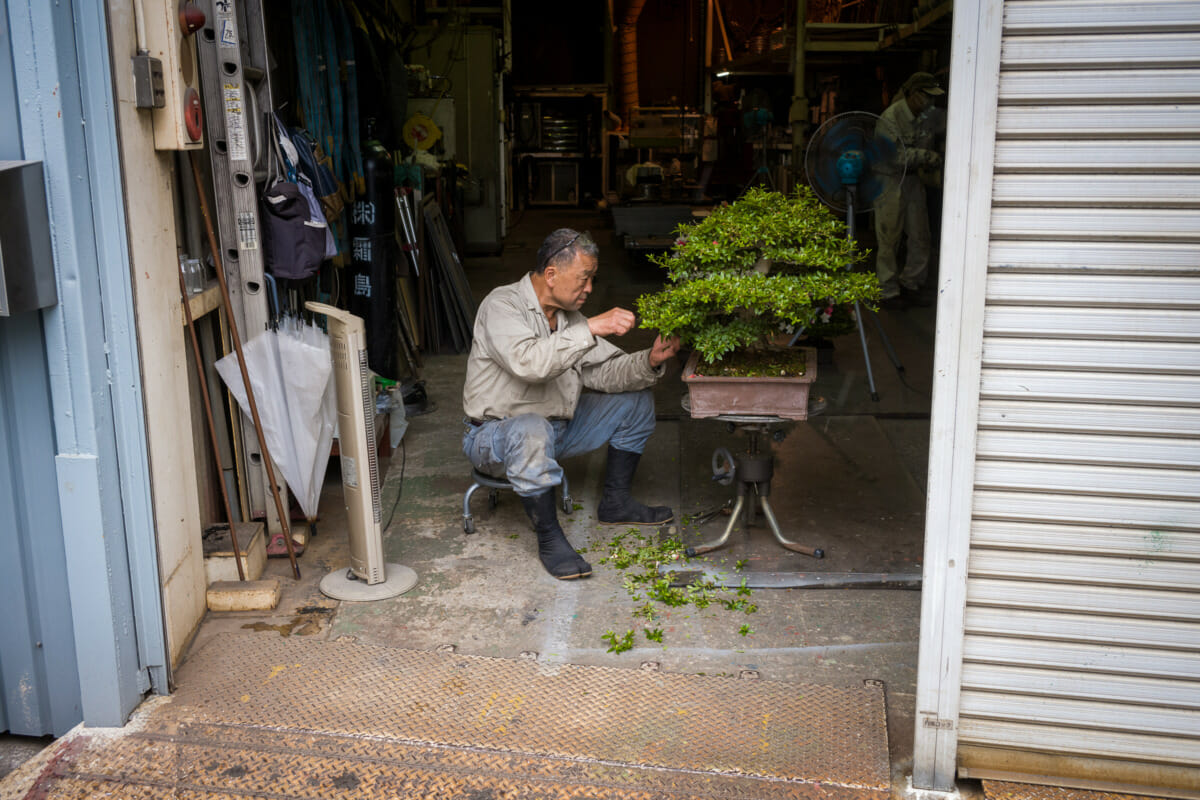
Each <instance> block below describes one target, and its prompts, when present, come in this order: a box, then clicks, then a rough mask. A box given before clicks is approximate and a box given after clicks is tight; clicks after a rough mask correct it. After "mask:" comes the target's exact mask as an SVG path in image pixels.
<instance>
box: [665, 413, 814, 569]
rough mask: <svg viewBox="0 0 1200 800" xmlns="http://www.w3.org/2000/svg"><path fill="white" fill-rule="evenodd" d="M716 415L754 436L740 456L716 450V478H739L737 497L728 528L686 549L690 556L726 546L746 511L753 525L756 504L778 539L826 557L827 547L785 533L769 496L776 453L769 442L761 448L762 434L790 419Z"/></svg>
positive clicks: (790, 546) (778, 437) (796, 550)
mask: <svg viewBox="0 0 1200 800" xmlns="http://www.w3.org/2000/svg"><path fill="white" fill-rule="evenodd" d="M716 419H717V420H720V421H722V422H727V423H728V424H729V428H730V430H731V431H741V432H743V433H746V434H747V435H748V436H749V439H750V441H749V446H748V447H747V450H746V452H745V453H744V454H742V455H740V456H739V457H737V458H735V457H734V456H732V455H731V454H730V453H729V451H728V450H725V449H724V448H718V449H717V450H716V452H714V453H713V472H714V475H713V478H714V480H718V481H720V482H721V483H725V484H729V483H734V482H736V483H737V501H736V502H735V503H734V506H733V513H732V514H731V515H730V517H729V522H728V523H726V525H725V532H724V533H722V534H721V536H720V537H719V538H717V539H716V540H714V541H712V542H707V543H705V544H701V545H697V546H696V547H689V548H687V550H686V551H685V552H686V553H687V555H688V557H689V558H690V557H692V556H696V555H699V554H701V553H708V552H711V551H713V550H716V549H717V548H719V547H723V546H724V545H725V543H726V542H728V541H729V537H730V536H731V535H732V534H733V529H734V527H736V526H737V524H738V520H740V519H741V518H742V514H743V513H745V515H746V524H747V525H753V524H754V517H755V508H756V506H761V507H762V512H763V516H764V517H765V518H766V520H767V525H768V526H769V527H770V529H771V533H772V534H773V535H774V536H775V540H776V541H777V542H779V543H780V544H781V545H783V546H784V547H786V548H787V549H788V550H791V551H792V552H794V553H803V554H804V555H808V556H812V557H813V558H824V557H825V551H824V550H822V549H820V548H819V547H806V546H805V545H802V544H798V543H796V542H793V541H791V540H789V539H788V538H787V537H785V536H784V535H783V532H782V531H780V530H779V521H778V520H776V519H775V512H774V511H773V510H771V503H770V501H769V500H768V499H767V497H768V496H769V495H770V494H771V478H772V477H773V476H774V474H775V456H774V455H773V454H772V452H771V449H770V445H769V444H767V445H766V446H765V448H764V449H762V450H760V449H759V436H761V435H769V434H770V426H771V425H772V424H774V423H779V422H787V420H785V419H783V418H781V417H770V416H735V415H722V416H719V417H716ZM781 434H782V431H779V432H776V434H774V436H772V438H773V439H775V440H776V441H779V440H781V439H782V438H783V437H782V435H781ZM722 458H724V460H725V462H726V465H725V467H724V468H720V467H719V466H718V463H717V462H718V460H719V459H722Z"/></svg>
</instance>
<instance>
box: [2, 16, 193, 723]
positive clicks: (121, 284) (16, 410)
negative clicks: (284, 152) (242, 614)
mask: <svg viewBox="0 0 1200 800" xmlns="http://www.w3.org/2000/svg"><path fill="white" fill-rule="evenodd" d="M106 30H107V20H106V18H105V12H104V4H103V3H101V2H97V0H80V1H79V2H74V3H73V2H71V0H60V1H59V2H46V0H0V158H3V159H28V160H34V161H41V162H42V164H43V170H44V173H45V179H46V194H47V205H48V210H49V213H50V223H51V229H52V234H51V236H52V246H53V251H54V262H55V272H56V279H57V283H58V295H59V302H58V304H57V305H55V306H53V307H51V308H47V309H43V310H42V311H40V312H36V313H32V314H23V315H18V316H15V317H12V318H9V319H0V602H3V603H4V605H3V609H4V613H2V614H0V684H2V685H0V689H2V690H3V708H2V709H0V710H2V711H3V719H0V723H2V724H3V728H2V729H7V730H9V731H12V732H14V733H19V734H25V735H42V734H47V733H49V734H54V735H59V734H62V733H65V732H66V731H67V730H69V729H70V728H71V727H72V726H74V725H75V724H77V723H78V722H80V721H83V722H84V723H85V724H88V725H100V726H119V725H122V724H124V722H125V721H126V720H127V719H128V716H129V714H130V712H132V710H133V709H134V708H135V707H136V706H137V704H138V703H139V702H140V701H141V700H142V698H143V697H144V696H145V694H146V692H147V691H152V690H153V691H158V692H162V693H165V692H166V691H167V690H168V679H169V676H168V674H167V668H166V652H165V639H164V633H163V620H162V607H161V598H160V587H159V583H158V572H157V551H156V547H155V542H154V520H153V510H152V504H151V497H150V470H149V464H148V459H147V455H146V444H145V420H144V414H143V410H142V403H141V377H140V373H139V370H138V354H137V342H136V335H135V333H134V331H135V326H134V316H133V313H134V312H133V302H132V281H131V276H130V267H129V258H128V248H127V241H126V236H127V234H126V226H125V217H124V198H123V193H122V192H123V189H122V186H121V180H120V168H119V165H120V152H119V148H118V144H117V136H116V128H115V115H114V113H113V109H114V106H115V101H114V98H113V89H112V79H111V76H112V72H111V67H110V58H109V52H108V44H107V41H108V37H107V36H106V35H105V31H106ZM120 60H121V59H118V61H120Z"/></svg>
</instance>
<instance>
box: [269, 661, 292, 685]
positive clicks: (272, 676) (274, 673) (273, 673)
mask: <svg viewBox="0 0 1200 800" xmlns="http://www.w3.org/2000/svg"><path fill="white" fill-rule="evenodd" d="M296 666H300V665H299V664H297V665H296ZM286 669H287V665H286V664H277V665H276V666H274V667H271V674H270V675H268V676H267V679H266V680H265V681H263V683H264V684H267V683H270V682H271V681H273V680H274V679H275V678H277V677H279V675H280V673H282V672H283V671H284V670H286Z"/></svg>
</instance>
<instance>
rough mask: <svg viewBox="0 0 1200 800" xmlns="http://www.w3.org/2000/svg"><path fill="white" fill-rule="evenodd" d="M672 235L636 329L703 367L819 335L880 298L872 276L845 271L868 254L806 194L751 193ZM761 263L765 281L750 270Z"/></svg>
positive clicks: (641, 303) (641, 300)
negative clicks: (660, 278)
mask: <svg viewBox="0 0 1200 800" xmlns="http://www.w3.org/2000/svg"><path fill="white" fill-rule="evenodd" d="M678 237H679V241H678V244H677V246H676V247H675V249H674V250H673V251H671V252H670V253H667V254H665V255H661V256H657V257H652V260H653V261H654V263H656V264H658V265H659V266H661V267H663V268H664V269H666V270H667V280H668V285H667V286H666V288H664V289H663V290H662V291H660V292H656V293H654V294H647V295H643V296H642V297H640V298H638V300H637V308H638V313H639V314H640V315H641V326H642V327H643V328H649V329H652V330H657V331H658V332H659V333H661V334H662V335H663V336H673V335H678V336H679V337H680V338H681V339H682V340H683V344H684V345H685V346H690V347H693V348H695V349H696V350H698V351H699V352H700V354H701V355H702V356H703V357H704V360H705V361H706V362H708V363H710V364H711V363H713V362H714V361H716V360H717V359H718V358H720V357H721V356H722V355H724V354H725V353H728V352H730V351H732V350H735V349H743V348H752V347H764V346H766V345H767V343H768V342H769V340H770V338H771V337H772V336H774V335H776V334H779V333H791V332H795V331H796V330H797V329H800V328H803V329H804V330H805V331H806V332H808V333H809V334H811V335H814V336H816V335H823V332H822V331H821V326H822V325H824V324H827V323H829V322H830V319H831V317H832V316H833V315H834V310H835V309H837V308H838V307H840V306H845V305H849V304H853V303H854V302H855V301H856V300H857V301H864V302H873V301H875V300H876V299H878V297H879V281H878V280H877V279H876V277H875V275H874V274H872V273H863V272H852V271H851V267H853V266H854V265H855V264H857V263H858V262H860V261H861V260H862V258H863V257H864V256H865V255H866V253H864V252H861V251H859V250H858V248H857V245H856V244H855V243H854V241H853V240H850V239H848V238H847V237H846V226H845V223H844V222H842V221H841V220H839V219H838V218H837V217H836V216H834V214H833V213H832V212H831V211H829V210H828V209H827V208H825V206H823V205H821V203H820V201H819V200H817V198H816V196H815V195H814V194H813V193H812V191H811V190H810V189H808V188H807V187H797V188H796V190H795V191H794V192H793V193H792V194H790V195H784V194H782V193H780V192H774V191H768V190H766V189H762V188H757V187H756V188H753V189H751V190H750V191H748V192H747V193H746V194H745V195H744V196H742V197H741V198H739V199H738V200H736V201H734V202H733V203H731V204H730V205H727V206H720V207H718V208H715V209H714V210H713V212H712V213H711V214H710V215H709V216H708V217H706V218H705V219H704V220H702V221H701V222H699V223H695V224H691V225H681V226H680V227H679V228H678ZM762 259H766V260H769V262H770V270H769V272H767V273H766V274H764V272H762V271H760V270H759V269H756V268H755V267H756V265H758V264H759V263H760V260H762Z"/></svg>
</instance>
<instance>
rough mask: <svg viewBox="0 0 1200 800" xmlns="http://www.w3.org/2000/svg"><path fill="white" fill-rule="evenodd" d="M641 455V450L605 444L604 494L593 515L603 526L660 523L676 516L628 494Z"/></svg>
mask: <svg viewBox="0 0 1200 800" xmlns="http://www.w3.org/2000/svg"><path fill="white" fill-rule="evenodd" d="M641 457H642V454H641V453H633V452H630V451H629V450H618V449H617V448H615V447H613V446H612V445H609V446H608V466H607V469H606V472H605V475H604V496H603V497H601V498H600V507H599V508H598V509H596V517H597V518H598V519H599V520H600V521H601V522H603V523H604V524H605V525H661V524H662V523H664V522H670V521H671V520H672V519H674V518H675V514H674V513H672V511H671V509H669V508H667V507H666V506H644V505H642V504H641V503H639V502H638V501H636V500H634V499H633V497H632V496H631V495H630V494H629V488H630V487H631V486H632V485H633V473H634V472H635V471H636V470H637V465H638V461H639V460H640V459H641Z"/></svg>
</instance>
